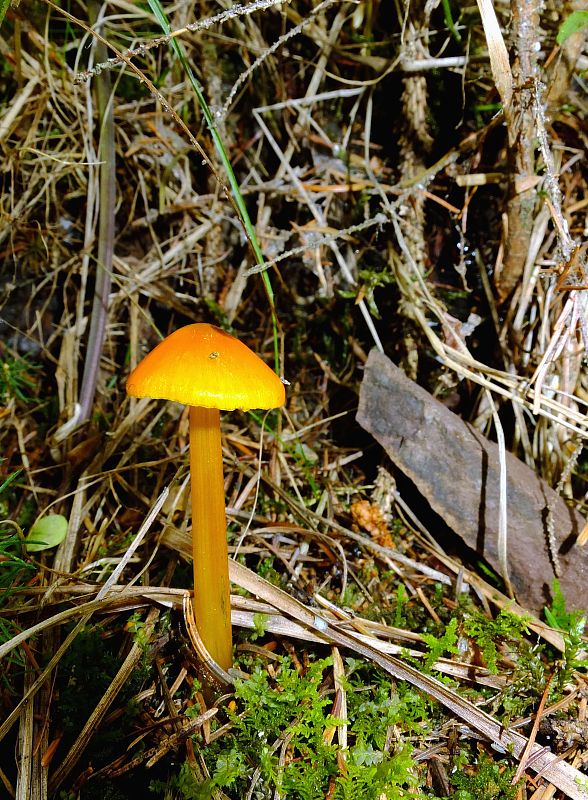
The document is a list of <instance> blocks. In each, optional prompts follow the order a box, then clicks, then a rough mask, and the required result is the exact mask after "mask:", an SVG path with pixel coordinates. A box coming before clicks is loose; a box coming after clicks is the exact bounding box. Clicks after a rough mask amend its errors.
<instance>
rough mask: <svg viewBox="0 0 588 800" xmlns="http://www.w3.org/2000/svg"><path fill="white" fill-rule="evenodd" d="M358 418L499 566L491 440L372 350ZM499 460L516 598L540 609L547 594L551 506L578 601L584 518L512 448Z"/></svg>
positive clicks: (567, 591) (586, 561)
mask: <svg viewBox="0 0 588 800" xmlns="http://www.w3.org/2000/svg"><path fill="white" fill-rule="evenodd" d="M357 420H358V422H359V424H360V425H361V426H362V427H363V428H365V430H367V431H368V432H369V433H371V434H372V436H373V437H374V438H375V439H376V440H377V441H378V442H379V443H380V444H381V445H382V447H383V448H384V449H385V451H386V452H387V454H388V455H389V457H390V458H391V460H392V461H393V462H394V464H395V465H396V466H397V467H398V468H399V469H400V470H401V471H402V472H403V473H404V474H405V475H406V476H407V477H408V478H410V480H411V481H412V482H413V483H414V485H415V486H416V488H417V489H418V491H419V492H420V493H421V495H423V497H424V498H425V499H426V500H427V501H428V503H429V504H430V506H431V508H432V509H433V510H434V511H435V512H436V513H437V514H439V516H440V517H442V518H443V520H444V521H445V522H446V524H447V525H448V526H449V527H450V528H451V529H452V530H453V531H455V532H456V533H457V534H458V535H459V536H460V537H461V538H462V539H463V540H464V542H465V543H466V544H467V545H468V547H470V548H472V549H473V550H475V551H476V552H478V553H479V554H480V555H481V556H483V557H484V558H485V559H486V560H487V561H488V563H489V564H490V565H491V566H492V567H493V568H494V569H495V570H496V571H497V572H499V571H500V567H499V560H498V549H497V542H498V517H499V486H500V465H499V456H498V446H497V445H496V444H495V443H494V442H491V441H489V440H488V439H486V438H485V437H484V436H483V435H482V434H481V433H480V432H479V431H477V430H475V429H474V428H473V427H472V426H471V425H468V424H467V423H465V422H464V421H463V420H461V419H460V418H459V417H458V416H456V415H455V414H453V413H452V412H451V411H449V410H448V409H447V408H446V407H445V406H444V405H442V404H441V403H440V402H439V401H438V400H435V398H433V397H432V396H431V395H430V394H429V393H428V392H426V391H425V390H424V389H423V388H421V387H420V386H418V385H417V384H416V383H414V382H413V381H411V380H410V379H409V378H407V377H406V375H405V374H404V373H403V372H402V370H401V369H399V368H398V367H397V366H395V364H393V363H392V362H391V361H390V359H389V358H387V357H386V356H385V355H383V354H382V353H379V352H378V351H376V350H372V352H371V353H370V355H369V358H368V361H367V363H366V366H365V374H364V378H363V381H362V385H361V391H360V396H359V410H358V413H357ZM506 468H507V481H508V486H507V497H508V565H509V574H510V579H511V582H512V585H513V587H514V590H515V592H516V595H517V599H518V601H519V603H521V604H522V605H523V606H525V607H526V608H529V609H531V610H533V611H535V612H540V611H541V610H542V608H543V607H544V606H545V605H546V604H548V603H549V602H550V599H551V585H552V581H553V578H554V577H555V573H554V568H553V564H552V562H551V558H550V553H549V547H548V544H547V538H548V537H547V527H546V525H547V518H548V515H549V514H550V515H551V517H552V519H553V523H554V529H555V539H556V549H557V555H558V561H559V567H560V575H559V579H560V583H561V587H562V591H563V593H564V596H565V598H566V603H567V607H568V608H569V609H582V610H584V609H586V607H587V605H588V582H587V579H588V549H586V548H584V547H581V546H578V545H575V540H576V538H577V536H578V534H579V533H580V531H581V530H582V529H583V527H584V525H585V520H584V519H583V517H582V516H581V515H580V514H579V513H578V512H577V511H575V510H574V509H572V508H570V507H568V505H567V504H566V503H565V501H564V500H563V499H562V498H561V497H560V496H559V495H558V494H557V493H556V492H554V491H553V489H551V487H550V486H549V485H548V484H547V483H546V482H545V481H543V480H541V479H540V478H538V477H537V475H536V474H535V473H534V472H533V470H532V469H530V468H529V467H528V466H527V465H526V464H523V463H522V462H521V461H519V459H517V458H515V457H514V456H513V455H512V454H510V453H507V454H506ZM415 510H416V509H415ZM433 533H434V531H433Z"/></svg>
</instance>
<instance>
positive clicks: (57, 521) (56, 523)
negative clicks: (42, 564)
mask: <svg viewBox="0 0 588 800" xmlns="http://www.w3.org/2000/svg"><path fill="white" fill-rule="evenodd" d="M66 533H67V519H66V518H65V517H64V516H62V515H61V514H48V515H47V516H46V517H42V518H41V519H39V520H37V522H35V524H34V525H33V527H32V528H31V529H30V531H29V534H28V536H27V537H26V539H25V547H26V549H27V550H28V552H29V553H36V552H38V551H39V550H48V549H49V548H50V547H57V545H58V544H61V542H62V541H63V540H64V539H65V534H66Z"/></svg>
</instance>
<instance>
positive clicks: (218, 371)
mask: <svg viewBox="0 0 588 800" xmlns="http://www.w3.org/2000/svg"><path fill="white" fill-rule="evenodd" d="M127 394H129V395H131V396H132V397H152V398H154V399H160V400H173V401H175V402H177V403H184V404H185V405H187V406H202V407H204V408H218V409H221V410H223V411H233V410H234V409H236V408H240V409H242V410H243V411H248V410H249V409H250V408H277V407H278V406H281V405H283V404H284V402H285V399H286V393H285V391H284V385H283V383H282V381H281V380H280V379H279V378H278V376H277V375H276V373H275V372H273V370H271V369H270V367H268V365H267V364H266V363H265V362H264V361H262V360H261V359H260V358H259V356H257V355H256V354H255V353H254V352H253V350H250V349H249V347H247V345H246V344H243V342H240V341H239V340H238V339H235V337H234V336H231V335H230V334H228V333H225V332H224V331H222V330H221V329H220V328H217V327H215V326H214V325H209V324H208V323H206V322H199V323H196V324H194V325H186V327H185V328H179V330H177V331H174V332H173V333H172V334H170V335H169V336H168V337H167V338H166V339H164V340H163V341H162V342H160V343H159V344H158V345H157V347H156V348H155V349H154V350H152V351H151V352H150V353H148V354H147V355H146V356H145V358H144V359H143V361H141V362H140V363H139V364H137V366H136V367H135V369H134V370H133V371H132V372H131V374H130V375H129V377H128V379H127Z"/></svg>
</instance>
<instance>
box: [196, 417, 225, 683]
mask: <svg viewBox="0 0 588 800" xmlns="http://www.w3.org/2000/svg"><path fill="white" fill-rule="evenodd" d="M190 472H191V478H192V551H193V555H194V616H195V617H196V625H197V627H198V632H199V634H200V638H201V639H202V641H203V643H204V645H205V647H206V649H207V650H208V652H209V653H210V655H211V656H212V658H213V659H214V660H215V661H216V662H217V664H219V665H220V666H221V667H222V668H223V669H224V670H228V669H229V667H231V666H232V663H233V654H232V636H231V598H230V589H229V554H228V548H227V522H226V516H225V492H224V480H223V459H222V450H221V436H220V414H219V411H218V409H215V408H200V407H191V408H190Z"/></svg>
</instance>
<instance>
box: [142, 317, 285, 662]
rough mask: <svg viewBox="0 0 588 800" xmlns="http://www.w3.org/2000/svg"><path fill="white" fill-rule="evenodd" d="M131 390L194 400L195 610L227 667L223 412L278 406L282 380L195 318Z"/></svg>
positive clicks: (155, 354) (158, 351)
mask: <svg viewBox="0 0 588 800" xmlns="http://www.w3.org/2000/svg"><path fill="white" fill-rule="evenodd" d="M127 393H128V394H129V395H131V396H133V397H152V398H154V399H161V400H174V401H175V402H177V403H184V404H185V405H188V406H190V473H191V480H192V548H193V554H194V615H195V618H196V624H197V626H198V632H199V634H200V638H201V639H202V641H203V643H204V645H205V647H206V649H207V650H208V652H209V653H210V655H211V656H212V658H213V659H214V660H215V661H216V662H217V664H219V665H220V666H221V667H222V668H223V669H225V670H226V669H228V668H229V667H230V666H231V664H232V639H231V603H230V593H229V572H228V549H227V536H226V516H225V495H224V481H223V461H222V450H221V436H220V413H219V412H220V410H223V411H233V410H235V409H241V410H242V411H248V410H249V409H252V408H264V409H269V408H277V407H278V406H281V405H283V404H284V401H285V391H284V385H283V383H282V382H281V380H280V379H279V378H278V376H277V375H276V374H275V372H273V371H272V370H271V369H270V368H269V367H268V366H267V364H265V362H263V361H262V360H261V359H260V358H259V357H258V356H257V355H255V353H254V352H253V351H252V350H250V349H249V348H248V347H247V345H245V344H243V342H240V341H239V340H238V339H235V337H234V336H230V335H229V334H228V333H225V332H224V331H222V330H220V328H216V327H215V326H214V325H209V324H207V323H197V324H195V325H187V326H186V327H185V328H180V329H179V330H177V331H175V332H174V333H172V334H171V335H170V336H168V337H167V339H164V340H163V341H162V342H161V343H160V344H158V345H157V347H156V348H155V349H154V350H152V351H151V352H150V353H148V354H147V355H146V356H145V358H144V359H143V361H141V363H140V364H138V365H137V367H136V368H135V369H134V370H133V371H132V372H131V374H130V375H129V377H128V380H127Z"/></svg>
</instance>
